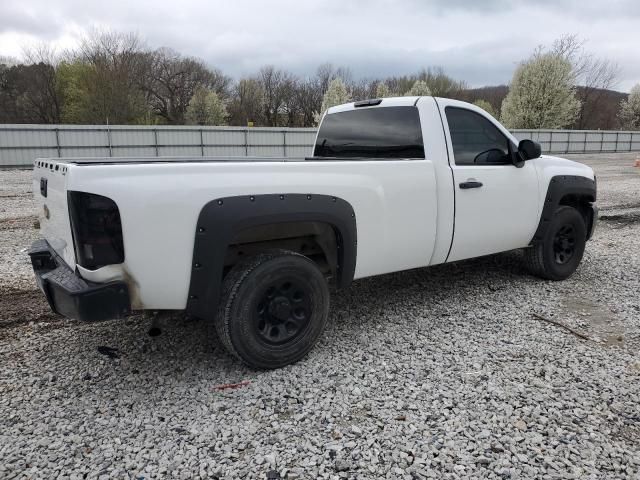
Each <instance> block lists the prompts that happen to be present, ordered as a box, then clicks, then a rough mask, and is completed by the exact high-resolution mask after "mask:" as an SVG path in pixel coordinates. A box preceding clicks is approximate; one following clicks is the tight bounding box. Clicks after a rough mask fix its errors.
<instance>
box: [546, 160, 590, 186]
mask: <svg viewBox="0 0 640 480" xmlns="http://www.w3.org/2000/svg"><path fill="white" fill-rule="evenodd" d="M535 162H536V164H537V166H538V168H540V169H542V170H543V171H552V172H554V173H555V174H558V175H578V176H581V177H587V178H591V179H592V180H593V178H594V174H593V169H592V168H591V167H589V166H587V165H585V164H583V163H579V162H574V161H573V160H567V159H566V158H561V157H554V156H552V155H541V156H540V158H537V159H536V160H535Z"/></svg>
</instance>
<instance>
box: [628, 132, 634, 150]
mask: <svg viewBox="0 0 640 480" xmlns="http://www.w3.org/2000/svg"><path fill="white" fill-rule="evenodd" d="M634 135H635V133H634V132H631V133H630V134H629V151H630V152H631V151H633V136H634Z"/></svg>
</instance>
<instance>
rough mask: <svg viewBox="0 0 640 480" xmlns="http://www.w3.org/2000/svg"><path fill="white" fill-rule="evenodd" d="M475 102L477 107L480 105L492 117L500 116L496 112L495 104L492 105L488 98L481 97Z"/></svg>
mask: <svg viewBox="0 0 640 480" xmlns="http://www.w3.org/2000/svg"><path fill="white" fill-rule="evenodd" d="M473 104H474V105H475V106H476V107H480V108H481V109H483V110H484V111H485V112H487V113H488V114H489V115H491V116H492V117H495V118H498V114H497V113H496V111H495V109H494V108H493V105H491V104H490V103H489V102H487V101H486V100H483V99H479V100H476V101H475V102H473Z"/></svg>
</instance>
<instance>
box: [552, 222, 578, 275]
mask: <svg viewBox="0 0 640 480" xmlns="http://www.w3.org/2000/svg"><path fill="white" fill-rule="evenodd" d="M576 243H577V242H576V229H575V227H574V226H573V225H572V224H571V223H566V224H564V225H562V227H560V229H559V230H558V231H557V232H556V235H555V237H554V238H553V254H554V257H555V259H556V263H558V264H560V265H564V264H565V263H567V262H569V261H570V260H571V258H572V257H573V255H574V253H575V252H576Z"/></svg>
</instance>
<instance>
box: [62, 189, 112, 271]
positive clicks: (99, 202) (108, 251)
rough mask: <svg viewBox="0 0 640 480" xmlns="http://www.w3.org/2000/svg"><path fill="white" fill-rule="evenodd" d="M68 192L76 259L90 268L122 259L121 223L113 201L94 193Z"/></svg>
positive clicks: (93, 268)
mask: <svg viewBox="0 0 640 480" xmlns="http://www.w3.org/2000/svg"><path fill="white" fill-rule="evenodd" d="M67 195H68V203H69V216H70V218H71V230H72V232H73V242H74V243H75V250H76V262H77V263H78V264H79V265H81V266H83V267H84V268H88V269H90V270H95V269H96V268H100V267H104V266H105V265H112V264H115V263H122V262H124V244H123V241H122V223H121V221H120V211H119V210H118V206H117V205H116V204H115V202H114V201H113V200H111V199H110V198H107V197H103V196H102V195H95V194H93V193H85V192H73V191H70V192H68V194H67Z"/></svg>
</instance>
